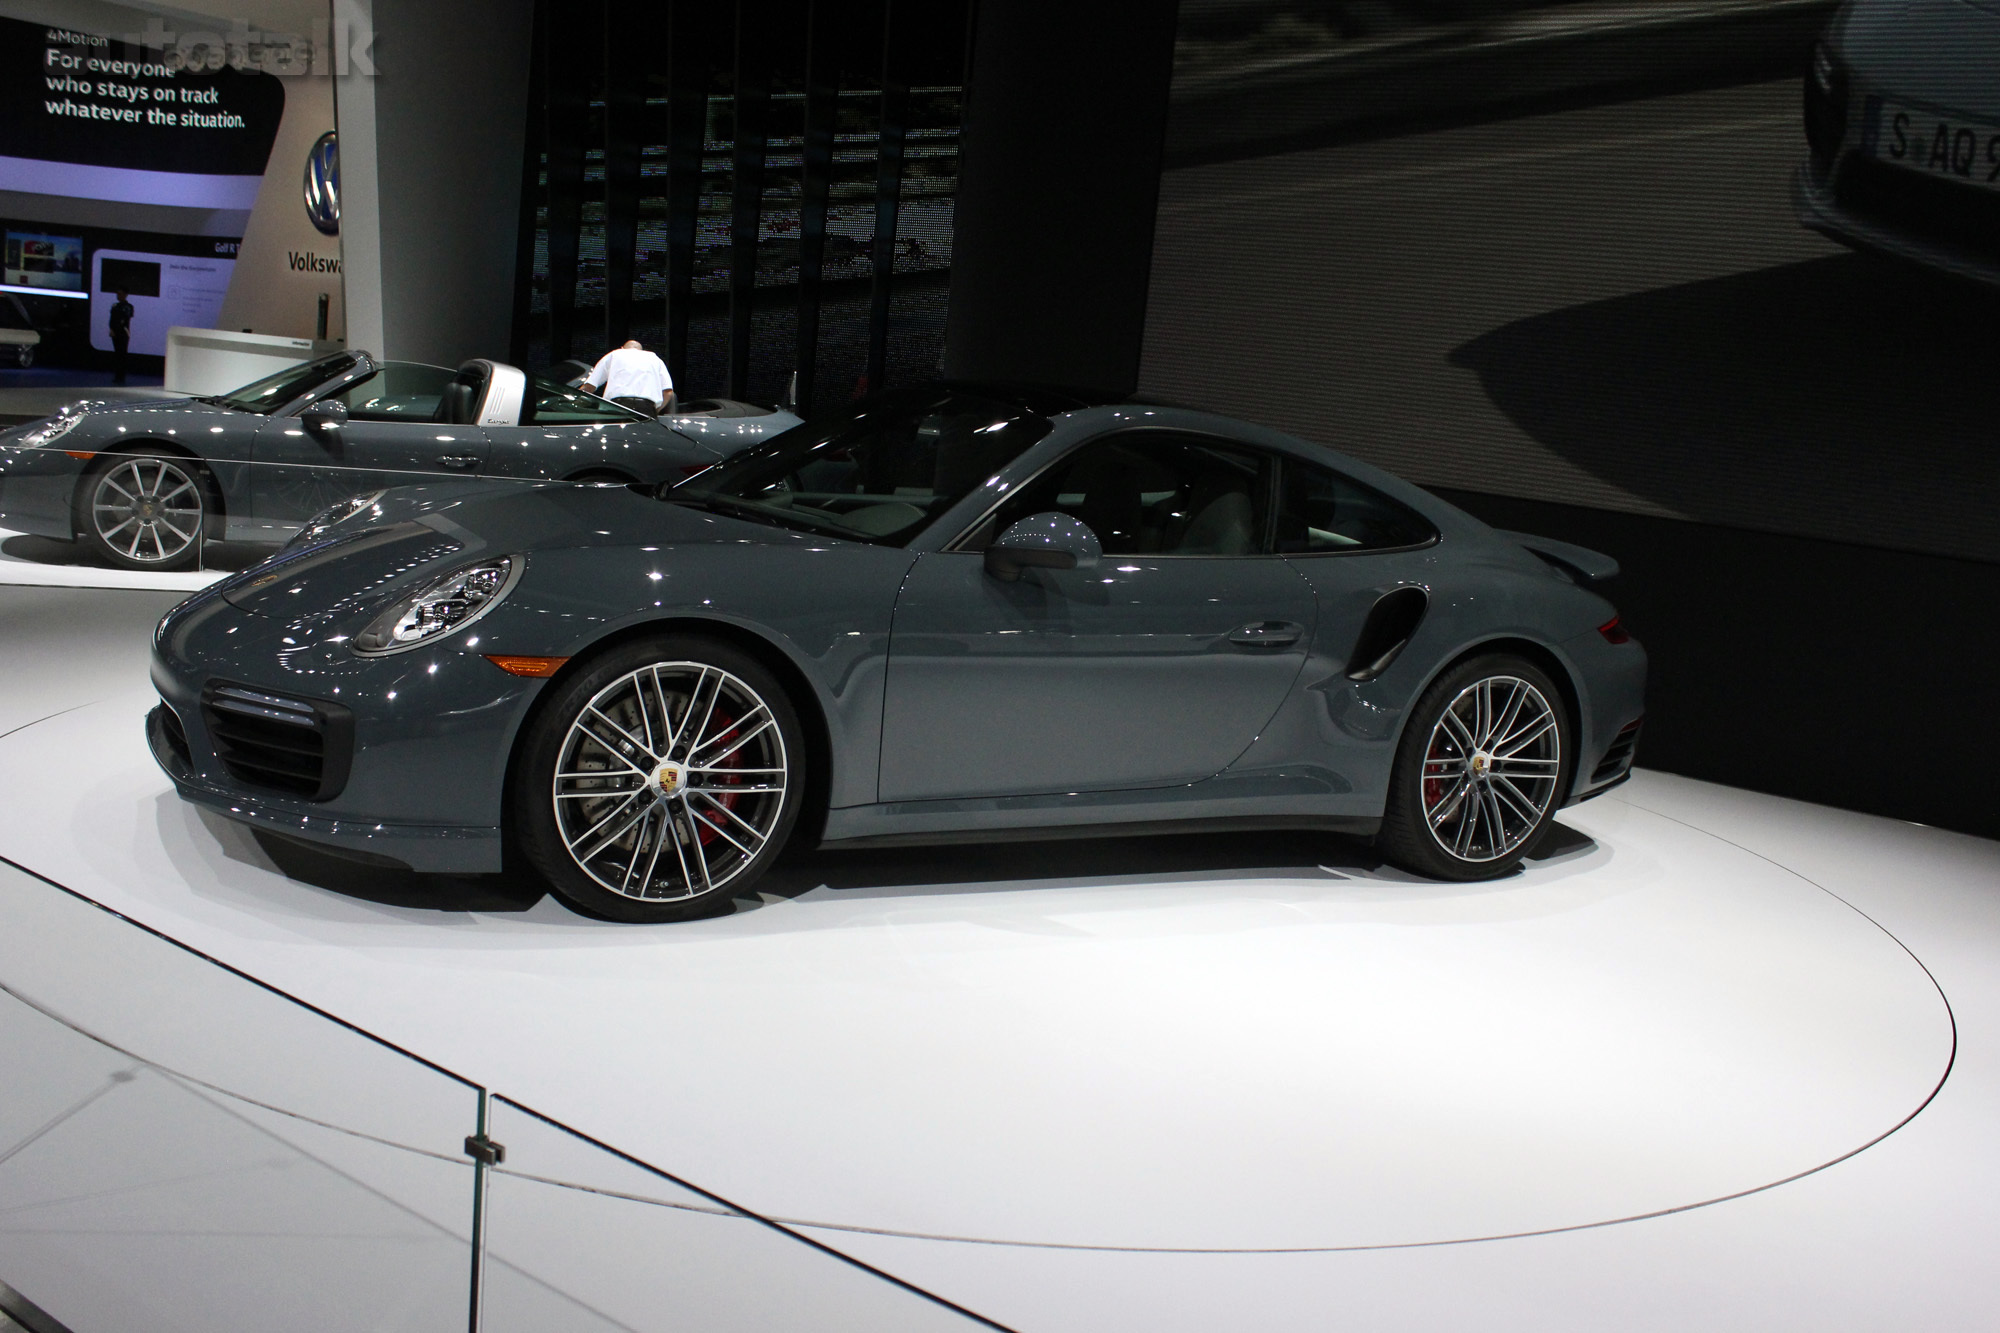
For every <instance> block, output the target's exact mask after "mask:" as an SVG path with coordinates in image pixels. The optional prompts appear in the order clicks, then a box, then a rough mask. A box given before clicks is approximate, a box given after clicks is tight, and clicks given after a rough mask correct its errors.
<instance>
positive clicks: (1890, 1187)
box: [0, 594, 2000, 1330]
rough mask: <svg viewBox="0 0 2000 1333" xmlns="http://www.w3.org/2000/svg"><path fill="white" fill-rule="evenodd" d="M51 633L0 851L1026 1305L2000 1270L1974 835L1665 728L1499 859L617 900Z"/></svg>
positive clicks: (1514, 1302)
mask: <svg viewBox="0 0 2000 1333" xmlns="http://www.w3.org/2000/svg"><path fill="white" fill-rule="evenodd" d="M84 596H86V597H90V596H98V597H101V596H105V594H84ZM19 647H20V645H12V646H11V648H12V649H13V650H14V651H18V650H19ZM45 675H46V679H43V680H42V681H41V682H40V684H39V685H38V687H37V691H36V694H35V707H34V710H33V711H34V712H36V713H37V714H38V715H41V716H44V717H46V720H44V721H33V722H30V721H28V720H27V719H25V718H24V719H22V722H23V723H26V724H25V725H20V724H10V725H18V726H19V729H17V730H13V731H11V732H10V733H9V734H6V735H4V736H0V855H4V856H5V857H6V858H8V859H9V860H12V861H14V862H16V863H18V864H19V865H21V866H23V867H25V868H28V869H30V870H32V871H34V872H36V873H37V874H40V875H43V876H46V877H48V878H49V879H51V880H53V881H56V882H57V883H60V884H62V885H64V886H67V887H68V888H70V889H72V890H74V891H76V892H79V893H81V894H84V895H87V896H88V897H90V898H92V899H94V900H96V901H97V902H99V903H101V904H103V905H105V906H107V907H110V908H112V909H113V910H115V911H117V912H120V913H122V914H124V915H126V916H128V917H130V918H132V919H134V920H137V921H139V922H141V923H143V924H145V925H148V926H150V927H152V928H154V929H155V930H158V931H161V932H163V933H165V934H167V935H169V936H171V937H173V938H175V939H177V940H180V941H182V942H185V943H187V944H190V945H192V946H193V947H195V948H197V949H199V950H201V951H202V952H204V953H206V954H208V955H210V956H212V957H214V958H216V959H218V960H220V961H222V962H225V963H228V964H231V965H233V966H235V967H237V968H240V969H242V970H244V971H246V972H248V973H250V974H252V975H254V976H256V977H258V978H260V979H262V980H264V981H267V982H269V983H271V984H273V985H275V986H277V987H279V988H281V989H283V990H285V991H286V992H288V993H290V994H292V995H294V996H297V997H298V998H301V999H303V1000H306V1001H308V1002H310V1003H312V1004H314V1005H317V1006H319V1007H321V1008H323V1009H325V1010H327V1011H329V1012H331V1013H333V1014H336V1015H338V1016H340V1017H342V1018H344V1019H346V1020H348V1021H350V1022H353V1023H355V1024H357V1025H359V1026H361V1027H362V1028H364V1029H366V1030H368V1031H370V1032H373V1033H375V1034H377V1035H379V1036H381V1037H384V1038H386V1039H388V1040H390V1041H392V1042H395V1043H396V1044H398V1045H400V1046H403V1047H405V1048H406V1049H408V1050H410V1051H413V1052H415V1053H417V1054H419V1055H422V1056H424V1057H426V1058H428V1059H431V1060H434V1061H436V1062H437V1063H439V1064H441V1065H444V1066H446V1067H447V1068H450V1069H452V1070H454V1071H456V1072H458V1073H460V1074H463V1075H465V1076H466V1077H468V1078H471V1079H474V1080H477V1081H479V1082H480V1083H482V1084H484V1085H486V1086H488V1087H491V1088H493V1089H495V1090H496V1091H499V1092H503V1093H506V1094H507V1095H509V1096H511V1097H515V1098H518V1099H520V1100H521V1101H524V1102H526V1103H528V1104H530V1105H532V1106H534V1107H536V1108H537V1109H539V1110H541V1111H543V1112H545V1113H546V1114H548V1115H551V1116H554V1117H556V1118H557V1119H559V1120H562V1121H564V1122H566V1123H568V1124H570V1125H572V1126H574V1127H575V1128H577V1129H579V1130H582V1131H584V1132H585V1133H588V1134H591V1135H593V1136H594V1137H597V1138H599V1139H601V1140H603V1141H605V1142H608V1143H610V1144H613V1145H615V1146H616V1147H618V1148H620V1149H622V1150H624V1151H626V1152H629V1153H632V1154H634V1155H636V1156H638V1157H641V1158H643V1159H645V1160H647V1161H650V1162H652V1163H654V1164H655V1165H658V1166H660V1167H662V1168H664V1169H666V1170H669V1171H671V1172H673V1173H675V1174H676V1175H678V1176H680V1177H682V1178H684V1179H688V1180H691V1181H693V1182H695V1183H697V1184H700V1185H702V1186H704V1187H705V1188H708V1189H711V1190H714V1191H716V1192H718V1193H720V1194H722V1195H725V1196H727V1197H729V1198H731V1199H734V1200H735V1201H737V1202H739V1203H741V1204H743V1205H745V1206H747V1207H750V1208H753V1209H756V1210H758V1211H760V1212H762V1213H764V1214H766V1215H769V1216H775V1217H778V1218H781V1219H787V1220H791V1221H794V1222H797V1223H800V1224H803V1225H806V1226H809V1227H812V1228H814V1231H813V1233H812V1234H814V1235H815V1236H817V1237H818V1238H819V1239H821V1240H824V1241H825V1242H827V1243H828V1244H830V1245H833V1246H835V1247H836V1248H839V1249H841V1250H844V1251H846V1252H848V1253H851V1254H854V1255H856V1256H857V1257H860V1258H863V1259H865V1260H867V1261H868V1262H870V1263H873V1264H875V1265H877V1266H878V1267H880V1268H883V1269H885V1270H887V1271H889V1272H892V1273H895V1274H897V1275H899V1276H901V1277H904V1278H906V1279H907V1280H909V1281H912V1282H914V1283H916V1284H917V1285H919V1286H922V1287H924V1288H926V1289H928V1290H931V1291H934V1292H937V1293H938V1294H940V1295H943V1296H945V1297H947V1298H949V1299H951V1300H954V1301H957V1302H959V1303H961V1304H962V1305H965V1306H967V1307H969V1308H971V1309H974V1310H977V1311H979V1312H980V1313H982V1314H985V1315H987V1316H989V1317H991V1318H993V1319H996V1320H998V1321H1000V1322H1002V1323H1005V1324H1008V1325H1010V1326H1013V1327H1017V1328H1021V1329H1076V1330H1086V1329H1091V1330H1095V1329H1104V1328H1145V1329H1180V1328H1185V1329H1190V1330H1193V1329H1213V1328H1217V1327H1238V1328H1247V1327H1257V1328H1286V1327H1296V1328H1321V1327H1328V1326H1334V1325H1342V1326H1356V1327H1366V1328H1397V1329H1401V1328H1411V1329H1416V1328H1446V1327H1449V1328H1468V1327H1477V1328H1515V1327H1519V1328H1529V1327H1533V1328H1538V1329H1546V1328H1550V1327H1574V1328H1605V1327H1618V1328H1626V1329H1638V1328H1662V1329H1664V1328H1676V1329H1685V1328H1689V1327H1697V1326H1698V1327H1711V1328H1715V1327H1727V1328H1744V1329H1749V1328H1757V1329H1770V1328H1792V1327H1796V1328H1813V1329H1828V1328H1879V1327H1888V1326H1897V1327H1927V1328H1957V1327H1965V1328H1970V1327H1978V1326H1984V1325H1985V1322H1986V1320H1987V1319H1989V1318H1990V1315H1991V1310H1990V1299H1989V1296H1990V1292H1989V1289H1988V1287H1987V1284H1986V1283H1985V1282H1984V1281H1983V1280H1982V1275H1983V1272H1984V1270H1985V1268H1986V1266H1987V1263H1988V1260H1989V1257H1990V1254H1991V1253H1992V1250H1993V1246H1994V1242H1995V1241H1996V1240H2000V1204H1996V1203H1995V1202H1994V1200H1996V1199H2000V1189H1996V1188H1995V1187H1996V1186H2000V1148H1996V1139H1995V1136H1994V1135H1993V1133H1992V1132H1991V1127H1992V1125H1993V1124H1994V1123H1996V1113H2000V1077H1996V1072H1995V1069H1996V1059H1995V1057H1996V1056H2000V1041H1996V1040H1995V1039H1994V1037H1993V1035H1992V1033H1993V1032H1994V1030H1995V1028H1994V1021H2000V985H1996V980H1995V978H1996V976H2000V971H1996V968H1995V963H1996V962H2000V845H1996V844H1994V843H1991V842H1985V841H1981V840H1978V839H1972V838H1966V837H1960V836H1957V835H1952V834H1945V833H1940V832H1937V831H1935V830H1928V829H1923V828H1918V827H1915V826H1910V825H1903V824H1897V823H1893V822H1890V821H1884V820H1877V819H1871V818H1867V817H1863V816H1856V815H1852V814H1847V813H1843V812H1837V811H1831V810H1826V809H1821V808H1817V807H1810V806H1803V805H1800V804H1797V803H1793V802H1787V801H1782V800H1777V799H1774V798H1768V797H1762V796H1756V795H1751V794H1746V793H1742V792H1736V791H1730V790H1727V789H1722V788H1717V787H1713V786H1708V785H1705V784H1701V783H1695V782H1690V781H1686V780H1682V779H1676V778H1671V777H1666V776H1662V775H1656V774H1650V773H1644V772H1642V773H1640V774H1639V775H1638V776H1637V777H1636V778H1635V780H1634V781H1633V782H1632V783H1630V784H1629V785H1627V786H1626V787H1624V788H1621V789H1619V790H1618V791H1615V792H1613V793H1612V794H1610V795H1608V796H1606V797H1603V798H1601V799H1599V800H1597V801H1595V802H1592V803H1589V804H1587V805H1585V806H1582V807H1578V808H1576V809H1574V810H1572V811H1569V812H1567V813H1566V815H1565V821H1564V822H1565V823H1566V825H1567V826H1568V827H1569V828H1570V829H1572V830H1574V831H1575V833H1576V834H1577V835H1578V836H1577V837H1576V838H1575V839H1573V845H1572V846H1570V847H1568V848H1567V849H1566V850H1564V851H1562V852H1561V853H1559V854H1557V855H1554V856H1551V857H1549V858H1548V859H1546V860H1544V861H1542V862H1539V863H1536V864H1534V865H1531V866H1530V867H1529V868H1528V869H1527V870H1526V871H1525V872H1524V873H1523V874H1521V875H1519V876H1516V877H1514V878H1512V879H1509V880H1506V881H1503V882H1501V883H1497V884H1489V885H1477V886H1444V885H1436V884H1428V883H1421V882H1413V881H1411V880H1409V879H1407V878H1406V877H1403V876H1401V875H1399V874H1397V873H1396V872H1394V871H1393V870H1389V869H1386V868H1381V867H1378V866H1376V865H1375V864H1374V863H1373V862H1372V861H1370V860H1369V859H1368V858H1367V857H1366V856H1365V854H1364V853H1362V852H1361V851H1360V849H1358V848H1355V847H1352V846H1348V845H1344V844H1341V843H1339V842H1337V841H1334V840H1330V839H1315V838H1303V837H1272V836H1268V835H1265V836H1256V837H1250V836H1244V837H1204V838H1178V839H1143V840H1132V841H1129V842H1103V843H1085V844H1068V845H1060V844H1058V845H1051V846H1044V847H996V848H975V849H957V850H940V851H924V852H900V853H893V854H873V855H860V854H849V855H846V856H840V857H832V856H827V857H821V858H818V859H816V860H814V861H811V862H809V863H806V864H805V865H803V866H801V867H798V868H796V869H793V870H787V871H784V872H782V873H781V876H780V878H779V879H778V881H777V882H776V884H775V887H776V889H777V890H778V892H777V893H774V894H770V895H767V896H766V901H764V902H763V903H762V904H761V905H757V906H755V907H751V908H746V909H745V910H742V911H739V912H738V913H737V914H736V915H733V916H730V917H726V918H721V919H718V920H713V921H705V922H696V923H689V924H683V925H675V926H667V927H657V928H635V927H627V926H617V925H610V924H605V923H600V922H596V921H591V920H587V919H584V918H581V917H578V916H576V915H574V914H572V913H570V912H568V911H567V910H565V909H564V908H562V907H561V906H560V905H559V904H557V903H555V902H553V901H550V900H546V899H544V900H542V901H539V902H535V903H533V904H532V905H529V906H525V907H524V906H523V905H522V904H520V903H508V902H506V901H505V900H504V899H497V898H495V897H494V896H493V895H492V894H490V893H487V892H485V891H483V890H477V889H469V888H468V887H467V886H466V885H465V884H463V883H458V884H452V883H444V884H438V883H434V882H430V881H423V880H420V879H419V878H418V877H414V876H382V875H379V874H375V875H366V874H362V873H361V872H359V871H355V870H352V869H346V868H337V867H331V866H321V865H318V864H317V863H316V862H314V861H312V860H311V859H307V860H304V861H301V860H299V859H298V858H293V857H288V856H284V855H282V854H280V856H279V858H278V860H282V861H284V862H285V865H284V866H283V867H281V866H280V865H279V864H278V861H275V860H274V859H273V856H272V854H271V853H270V852H268V851H267V850H266V849H265V848H264V847H263V846H262V845H260V844H259V843H257V842H256V841H254V840H253V839H251V838H250V837H249V836H248V835H247V833H245V832H243V831H242V830H241V829H239V828H238V827H237V826H235V825H233V824H230V823H228V822H226V821H223V820H220V819H215V818H212V817H208V816H204V815H201V814H198V813H197V812H195V811H194V810H193V809H192V808H190V807H188V806H185V805H183V804H182V803H181V802H180V801H179V800H178V799H177V798H176V797H174V795H173V794H172V791H171V788H170V786H169V784H168V783H167V780H166V779H165V777H164V776H163V775H162V774H160V773H159V771H158V770H157V769H156V768H155V766H154V765H153V763H152V761H151V759H150V757H149V756H148V754H147V753H146V750H145V746H144V743H143V738H142V735H141V729H140V721H141V718H142V716H143V714H144V712H145V710H146V708H147V707H148V706H149V705H150V702H151V701H150V698H149V695H148V692H147V691H146V689H145V686H144V678H143V673H141V674H140V675H138V676H137V677H136V678H135V679H131V680H130V681H121V682H119V683H118V684H117V685H116V686H115V687H114V686H113V684H112V682H111V680H110V679H109V678H108V677H107V676H106V675H105V674H104V673H102V672H99V673H96V674H92V673H84V674H82V675H80V676H78V677H77V678H76V679H77V683H76V685H75V686H74V687H73V689H71V690H70V691H69V692H70V693H75V694H77V696H78V697H77V698H75V699H70V698H67V697H66V695H65V692H64V688H63V686H62V684H61V680H62V671H61V666H60V663H59V662H57V661H51V662H50V663H49V668H48V671H47V672H46V673H45ZM59 709H61V710H64V711H60V712H59V711H58V710H59ZM6 730H7V729H6V728H5V727H0V731H6ZM51 892H53V890H51ZM48 944H49V947H50V948H52V949H59V948H60V947H61V942H60V941H49V942H48ZM1947 1075H1948V1077H1947Z"/></svg>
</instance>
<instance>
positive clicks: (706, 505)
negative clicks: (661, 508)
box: [660, 491, 845, 537]
mask: <svg viewBox="0 0 2000 1333" xmlns="http://www.w3.org/2000/svg"><path fill="white" fill-rule="evenodd" d="M660 498H661V499H663V500H666V501H668V502H670V503H672V504H680V505H687V506H688V507H689V508H691V509H706V510H707V511H708V512H709V513H711V514H723V515H725V516H727V517H729V518H742V519H748V520H750V521H751V522H753V523H765V524H769V525H770V526H771V527H774V528H784V529H785V530H787V531H788V532H810V533H812V534H813V535H814V536H817V537H840V536H844V535H845V534H843V533H838V532H832V531H829V530H828V529H826V528H823V527H820V526H819V525H818V524H815V523H808V522H806V521H805V520H804V519H801V518H795V517H792V516H791V515H788V514H781V513H775V512H773V511H772V510H770V509H767V508H766V507H764V506H763V505H759V504H751V503H749V502H747V501H744V500H735V499H731V498H730V497H729V496H726V495H717V494H716V493H715V492H713V491H703V492H700V493H698V494H688V495H677V494H675V493H674V492H672V491H669V492H668V493H667V494H665V495H663V496H661V497H660Z"/></svg>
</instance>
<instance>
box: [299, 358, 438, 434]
mask: <svg viewBox="0 0 2000 1333" xmlns="http://www.w3.org/2000/svg"><path fill="white" fill-rule="evenodd" d="M452 374H453V373H452V372H451V371H449V370H446V369H444V368H443V367H442V366H419V365H413V364H411V363H409V362H403V361H392V362H390V363H389V364H388V365H386V366H383V367H382V368H381V369H380V370H378V371H376V372H375V373H374V374H373V375H370V376H369V377H368V378H367V379H364V380H361V381H359V382H358V383H355V384H350V385H348V386H347V387H346V388H345V389H342V390H341V391H340V392H339V393H336V394H329V395H328V397H330V398H338V399H339V400H340V401H341V402H343V403H346V404H347V412H348V415H349V416H351V417H355V418H356V419H358V420H361V421H436V420H437V419H438V403H439V401H440V400H441V399H443V397H444V391H445V387H446V386H447V385H449V384H450V383H451V381H452Z"/></svg>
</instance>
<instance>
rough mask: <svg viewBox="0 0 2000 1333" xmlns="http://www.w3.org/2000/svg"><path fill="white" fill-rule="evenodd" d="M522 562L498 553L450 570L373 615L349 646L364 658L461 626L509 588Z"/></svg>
mask: <svg viewBox="0 0 2000 1333" xmlns="http://www.w3.org/2000/svg"><path fill="white" fill-rule="evenodd" d="M523 564H524V561H523V558H522V557H521V556H517V555H503V556H501V557H500V558H499V559H497V560H482V561H480V562H479V563H478V564H476V565H467V566H465V567H464V568H463V569H457V570H453V571H452V572H451V573H449V574H447V575H445V576H444V577H443V578H441V579H438V580H436V581H435V582H433V583H430V584H428V585H426V586H425V587H424V589H423V590H422V591H421V592H417V593H413V594H412V595H410V596H408V597H405V598H404V599H403V600H402V601H400V602H397V603H396V604H395V605H394V606H392V607H390V608H389V609H388V610H387V611H384V612H383V613H382V614H381V615H379V616H377V617H375V619H374V620H372V621H370V622H369V625H368V628H367V629H364V630H362V631H361V632H360V633H359V634H357V635H355V636H354V641H353V643H352V644H351V645H350V646H351V647H353V649H354V651H355V652H357V653H359V654H361V655H362V656H363V657H381V656H384V655H386V654H388V653H401V652H407V651H409V650H410V649H412V648H416V647H420V646H421V645H423V644H426V643H429V642H430V641H431V640H432V639H435V638H437V637H438V636H439V635H442V634H449V633H451V632H452V631H453V630H460V629H464V628H465V627H466V626H467V625H470V624H471V623H472V622H473V621H475V620H477V619H479V617H481V616H483V615H485V614H486V613H487V612H488V611H491V610H492V609H493V608H494V607H496V606H498V605H500V602H501V600H502V599H503V598H505V597H506V596H507V594H508V593H509V592H511V591H513V588H514V584H515V583H516V582H517V581H518V580H519V579H520V577H521V569H522V566H523Z"/></svg>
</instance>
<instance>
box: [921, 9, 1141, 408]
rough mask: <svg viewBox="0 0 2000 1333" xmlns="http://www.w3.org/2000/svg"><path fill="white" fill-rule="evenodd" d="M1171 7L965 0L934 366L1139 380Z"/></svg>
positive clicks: (1047, 379) (955, 374) (1123, 383)
mask: <svg viewBox="0 0 2000 1333" xmlns="http://www.w3.org/2000/svg"><path fill="white" fill-rule="evenodd" d="M1174 16H1175V7H1174V5H1173V4H1172V3H1169V2H1162V0H1153V2H1152V3H1144V4H1139V5H1092V4H1076V3H1074V2H1073V0H1070V2H1067V3H1066V2H1065V0H981V3H980V4H979V7H978V11H977V17H976V19H975V32H974V37H973V51H972V72H971V80H970V86H969V93H968V103H967V107H966V117H965V147H964V150H963V157H962V159H961V166H960V177H959V193H958V217H957V224H956V225H957V233H958V234H957V242H956V244H957V249H956V252H955V254H954V256H953V260H952V275H951V280H952V290H951V313H950V315H949V316H948V317H947V321H946V325H945V373H946V374H947V375H949V376H951V377H952V378H955V379H971V380H1028V381H1034V382H1039V383H1044V384H1066V385H1074V386H1077V387H1080V388H1091V389H1098V390H1107V391H1111V392H1116V393H1129V392H1131V390H1132V389H1133V388H1134V387H1135V386H1136V385H1137V384H1138V382H1139V349H1140V340H1141V338H1142V336H1143V334H1144V331H1145V322H1146V284H1147V280H1148V276H1149V272H1150V269H1151V265H1152V254H1153V215H1154V211H1155V206H1156V204H1157V202H1158V199H1159V188H1160V166H1161V161H1162V157H1161V154H1162V151H1163V147H1164V144H1165V141H1166V120H1167V93H1168V82H1169V76H1170V74H1171V72H1172V67H1173V47H1174Z"/></svg>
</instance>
